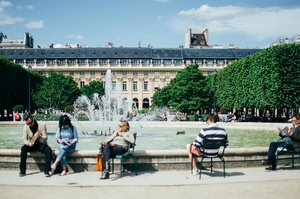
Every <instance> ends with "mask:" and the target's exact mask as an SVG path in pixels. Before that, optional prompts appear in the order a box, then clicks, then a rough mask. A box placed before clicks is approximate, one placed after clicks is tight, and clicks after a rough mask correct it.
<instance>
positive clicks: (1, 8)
mask: <svg viewBox="0 0 300 199" xmlns="http://www.w3.org/2000/svg"><path fill="white" fill-rule="evenodd" d="M10 6H12V3H11V2H9V1H0V13H1V12H3V11H4V8H6V7H10Z"/></svg>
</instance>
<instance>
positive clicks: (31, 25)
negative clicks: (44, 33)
mask: <svg viewBox="0 0 300 199" xmlns="http://www.w3.org/2000/svg"><path fill="white" fill-rule="evenodd" d="M25 27H26V28H43V27H44V21H42V20H37V21H29V22H27V23H26V24H25Z"/></svg>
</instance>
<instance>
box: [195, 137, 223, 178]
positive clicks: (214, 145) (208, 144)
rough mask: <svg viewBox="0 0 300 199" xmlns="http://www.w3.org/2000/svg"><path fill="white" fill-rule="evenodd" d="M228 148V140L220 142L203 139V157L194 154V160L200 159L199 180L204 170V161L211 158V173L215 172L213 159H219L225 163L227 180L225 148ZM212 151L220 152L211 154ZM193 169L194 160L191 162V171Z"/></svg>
mask: <svg viewBox="0 0 300 199" xmlns="http://www.w3.org/2000/svg"><path fill="white" fill-rule="evenodd" d="M227 146H228V142H227V138H224V139H221V140H218V139H212V138H204V139H203V145H202V151H201V152H202V155H201V156H197V155H195V154H192V159H193V158H197V157H199V158H200V166H199V169H200V172H199V179H201V174H202V169H203V160H204V159H205V158H210V172H211V173H212V172H213V158H219V159H220V160H221V161H222V163H223V175H224V178H225V175H226V173H225V165H226V161H225V159H224V157H223V156H224V152H225V148H226V147H227ZM210 150H218V153H214V154H210V153H209V151H210ZM192 169H193V165H192V160H191V170H192Z"/></svg>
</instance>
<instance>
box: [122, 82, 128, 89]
mask: <svg viewBox="0 0 300 199" xmlns="http://www.w3.org/2000/svg"><path fill="white" fill-rule="evenodd" d="M122 90H123V91H127V82H126V81H124V82H123V83H122Z"/></svg>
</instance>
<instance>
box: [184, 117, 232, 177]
mask: <svg viewBox="0 0 300 199" xmlns="http://www.w3.org/2000/svg"><path fill="white" fill-rule="evenodd" d="M217 120H218V118H217V117H216V115H209V116H207V118H206V123H207V125H208V126H207V127H206V128H203V129H201V131H200V133H199V134H198V135H197V137H196V140H195V141H194V142H193V143H192V144H187V146H186V148H187V150H188V152H189V158H190V159H191V158H192V153H193V154H195V155H197V156H201V153H202V151H201V150H202V148H201V146H202V145H203V140H204V138H212V139H217V140H223V139H226V140H227V133H226V131H225V129H223V128H221V127H219V126H218V124H217ZM218 151H219V150H218V149H216V150H215V149H211V150H210V151H209V153H210V154H212V155H213V154H217V153H218ZM192 164H193V174H194V175H195V174H197V173H198V168H197V158H193V160H192Z"/></svg>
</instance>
